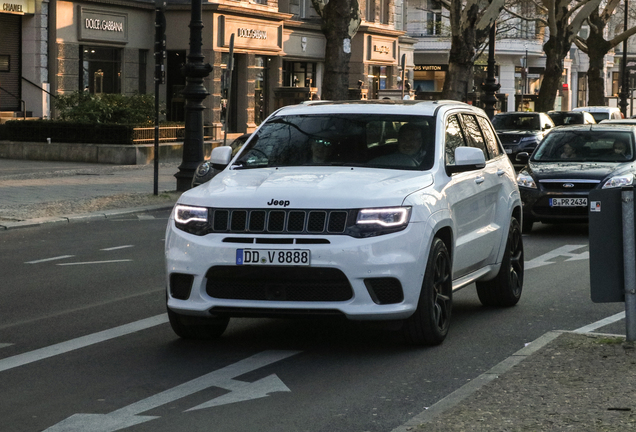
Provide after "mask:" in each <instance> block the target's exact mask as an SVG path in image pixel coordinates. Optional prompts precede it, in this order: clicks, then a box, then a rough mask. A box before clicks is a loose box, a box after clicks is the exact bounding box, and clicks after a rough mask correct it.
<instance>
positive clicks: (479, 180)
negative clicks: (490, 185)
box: [475, 176, 486, 184]
mask: <svg viewBox="0 0 636 432" xmlns="http://www.w3.org/2000/svg"><path fill="white" fill-rule="evenodd" d="M485 181H486V179H485V178H484V176H479V177H475V183H477V184H482V183H483V182H485Z"/></svg>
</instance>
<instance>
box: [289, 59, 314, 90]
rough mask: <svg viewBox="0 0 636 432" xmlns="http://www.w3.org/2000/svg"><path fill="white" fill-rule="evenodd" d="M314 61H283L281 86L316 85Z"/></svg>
mask: <svg viewBox="0 0 636 432" xmlns="http://www.w3.org/2000/svg"><path fill="white" fill-rule="evenodd" d="M315 77H316V63H308V62H289V61H283V86H285V87H316V82H315Z"/></svg>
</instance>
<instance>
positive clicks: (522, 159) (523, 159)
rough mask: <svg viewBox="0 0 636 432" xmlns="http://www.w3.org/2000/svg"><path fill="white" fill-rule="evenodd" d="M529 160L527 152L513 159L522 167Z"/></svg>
mask: <svg viewBox="0 0 636 432" xmlns="http://www.w3.org/2000/svg"><path fill="white" fill-rule="evenodd" d="M529 160H530V154H529V153H528V152H521V153H518V154H517V157H516V158H515V161H516V162H520V163H522V164H524V165H525V164H527V163H528V161H529Z"/></svg>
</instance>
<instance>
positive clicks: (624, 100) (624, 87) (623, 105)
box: [618, 0, 629, 118]
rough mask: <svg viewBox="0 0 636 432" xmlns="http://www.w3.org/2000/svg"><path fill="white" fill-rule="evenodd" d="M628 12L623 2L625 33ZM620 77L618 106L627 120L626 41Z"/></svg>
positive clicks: (626, 1) (625, 42)
mask: <svg viewBox="0 0 636 432" xmlns="http://www.w3.org/2000/svg"><path fill="white" fill-rule="evenodd" d="M628 10H629V6H628V0H625V14H624V15H625V17H624V23H623V25H624V31H627V18H628V15H627V11H628ZM621 75H622V78H623V79H622V80H621V81H622V84H621V94H620V99H621V100H620V102H619V103H618V105H619V106H620V107H621V112H622V113H623V117H625V118H627V98H628V97H629V76H628V75H627V39H625V40H624V41H623V60H622V63H621Z"/></svg>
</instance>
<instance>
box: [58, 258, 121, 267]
mask: <svg viewBox="0 0 636 432" xmlns="http://www.w3.org/2000/svg"><path fill="white" fill-rule="evenodd" d="M129 261H132V260H131V259H120V260H108V261H85V262H73V263H63V264H56V265H59V266H72V265H86V264H109V263H118V262H129Z"/></svg>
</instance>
